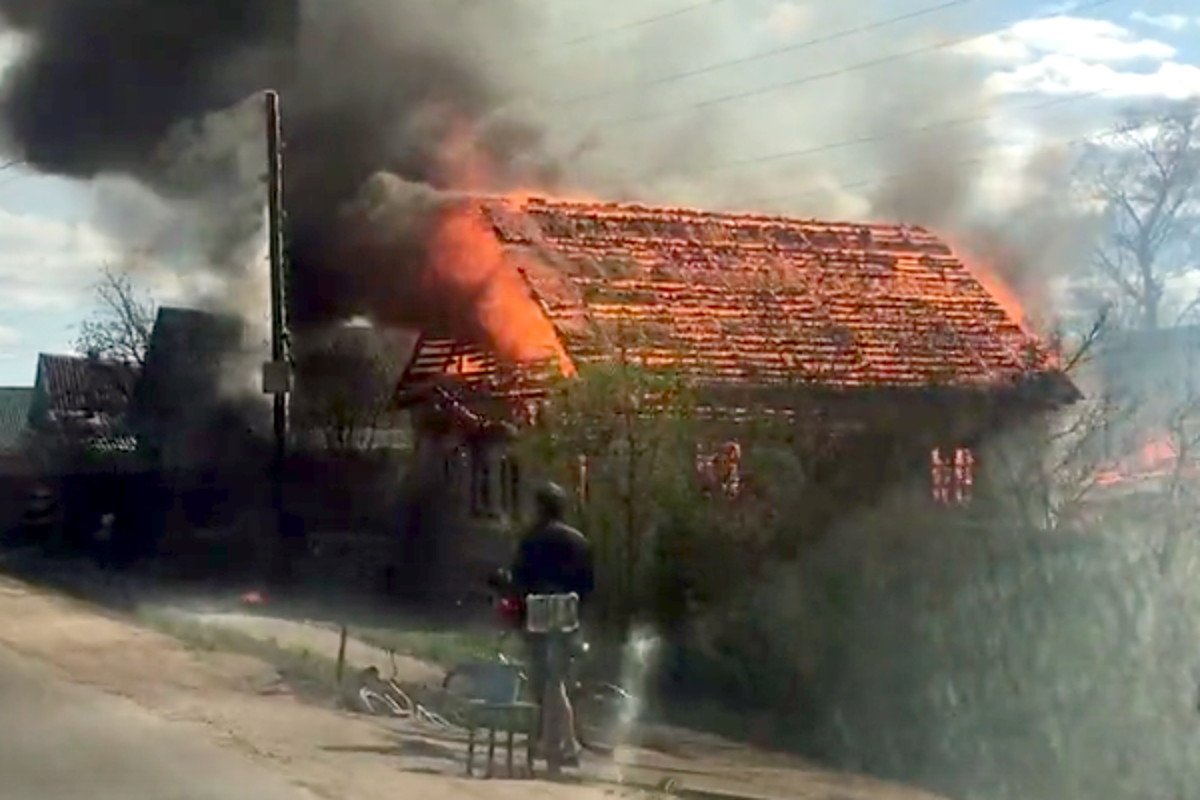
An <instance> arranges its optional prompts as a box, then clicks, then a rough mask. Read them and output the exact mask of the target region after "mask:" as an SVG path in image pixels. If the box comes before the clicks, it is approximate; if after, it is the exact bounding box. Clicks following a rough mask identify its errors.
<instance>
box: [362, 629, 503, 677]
mask: <svg viewBox="0 0 1200 800" xmlns="http://www.w3.org/2000/svg"><path fill="white" fill-rule="evenodd" d="M350 636H351V637H353V638H355V639H358V640H359V641H361V642H365V643H366V644H369V645H372V646H373V647H378V648H380V649H382V650H390V651H392V652H394V653H396V654H397V655H403V656H409V657H410V658H416V659H420V660H421V661H428V662H429V663H431V664H435V665H437V666H439V667H442V668H449V667H453V666H455V665H456V664H461V663H463V662H464V661H478V660H490V659H494V658H495V657H496V654H497V653H498V652H503V653H504V654H505V655H506V656H509V657H515V656H517V655H518V651H519V643H518V642H516V641H515V638H516V637H509V641H507V642H505V645H504V647H503V648H500V646H499V637H498V636H497V635H496V634H495V633H485V632H481V631H431V630H397V629H394V628H351V629H350Z"/></svg>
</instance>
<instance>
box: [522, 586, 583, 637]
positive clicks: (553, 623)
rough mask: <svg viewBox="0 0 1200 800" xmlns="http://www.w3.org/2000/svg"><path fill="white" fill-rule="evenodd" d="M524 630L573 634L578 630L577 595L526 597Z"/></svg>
mask: <svg viewBox="0 0 1200 800" xmlns="http://www.w3.org/2000/svg"><path fill="white" fill-rule="evenodd" d="M525 630H526V631H528V632H529V633H573V632H575V631H577V630H579V595H577V594H575V593H574V592H572V593H571V594H531V595H529V596H527V597H526V598H525Z"/></svg>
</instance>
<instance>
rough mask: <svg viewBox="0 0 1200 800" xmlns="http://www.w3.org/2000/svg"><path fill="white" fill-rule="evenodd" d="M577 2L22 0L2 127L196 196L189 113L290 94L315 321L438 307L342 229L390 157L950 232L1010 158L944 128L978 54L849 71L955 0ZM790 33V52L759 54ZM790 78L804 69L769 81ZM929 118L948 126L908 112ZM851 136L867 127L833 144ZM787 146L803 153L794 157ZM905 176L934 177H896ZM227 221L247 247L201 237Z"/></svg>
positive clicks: (53, 152)
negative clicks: (899, 16)
mask: <svg viewBox="0 0 1200 800" xmlns="http://www.w3.org/2000/svg"><path fill="white" fill-rule="evenodd" d="M566 5H567V4H547V3H544V2H541V0H455V1H453V2H452V1H451V0H440V1H439V2H437V3H430V2H427V1H426V0H339V2H336V3H325V2H321V3H318V2H307V0H299V2H297V3H296V4H293V3H290V2H286V0H279V1H278V2H266V0H213V1H211V2H205V3H196V2H194V0H0V15H2V16H3V19H4V20H5V21H7V23H8V24H9V25H10V26H11V27H12V28H14V29H16V30H18V31H20V32H22V33H24V34H26V35H27V37H28V39H29V43H30V46H29V47H28V48H27V50H26V51H25V52H26V55H25V57H24V58H23V60H22V61H21V62H20V63H19V64H18V65H17V66H16V67H15V68H14V69H13V70H12V71H11V72H10V73H9V74H8V79H7V82H6V95H5V96H4V98H3V106H2V108H0V110H2V112H3V114H2V119H0V121H2V122H3V129H4V133H5V134H6V136H7V139H8V141H9V145H10V148H11V149H12V150H14V151H15V152H16V153H17V154H19V155H20V156H22V157H24V158H26V159H27V160H28V161H29V162H30V163H31V164H32V165H33V166H35V167H37V168H39V169H42V170H44V171H46V172H52V173H58V174H65V175H72V176H78V177H85V178H86V177H92V176H111V175H114V174H116V175H126V176H131V177H133V178H134V179H135V180H137V181H140V182H141V183H142V184H143V185H145V186H148V187H150V188H151V189H152V190H153V191H154V192H155V193H157V194H158V195H159V196H160V198H163V202H165V203H167V204H168V205H169V204H170V203H177V202H187V201H191V200H194V195H195V193H196V185H195V183H194V182H191V183H189V182H188V181H187V180H182V179H181V178H180V171H179V168H178V164H177V163H176V162H178V161H179V160H181V159H182V160H184V161H187V160H188V154H187V148H186V147H182V146H180V143H181V141H182V142H183V143H185V144H186V141H187V137H186V136H183V137H182V138H181V135H180V133H179V131H180V129H181V128H183V129H184V130H186V129H187V128H188V126H189V125H191V124H192V123H190V122H189V121H190V120H194V119H196V118H200V117H203V116H204V115H205V114H207V113H209V112H213V111H216V110H218V109H221V108H224V107H226V106H228V105H229V104H231V103H235V102H237V101H239V100H240V99H242V98H244V97H246V96H247V95H249V94H251V93H252V92H254V91H256V90H259V89H263V88H267V87H279V88H281V89H282V91H283V98H284V110H285V124H286V137H287V143H288V149H287V152H286V158H287V187H286V191H287V203H288V214H289V242H290V248H291V258H292V264H293V271H294V281H293V313H294V315H295V316H294V318H295V319H296V320H297V321H299V322H305V321H308V322H315V321H326V320H333V319H344V318H348V317H351V316H355V315H359V314H367V315H370V316H372V317H376V318H386V317H396V316H401V317H403V316H405V315H406V313H407V312H406V309H408V308H411V307H413V306H419V305H420V304H419V303H417V304H414V303H412V302H411V297H409V296H408V295H409V294H410V293H411V292H410V290H411V288H412V287H411V286H407V285H405V283H404V281H403V280H400V279H398V278H400V277H402V276H403V275H404V274H405V270H404V269H403V265H402V264H399V263H397V265H396V271H395V273H391V272H390V271H389V270H388V269H386V268H381V267H379V266H378V265H377V264H372V266H371V268H370V269H366V268H365V267H364V266H363V265H364V264H365V263H366V262H362V263H361V264H355V263H350V262H351V261H353V260H354V259H352V258H351V257H349V256H348V255H347V254H346V252H345V249H344V245H345V243H346V239H347V231H346V228H345V225H346V224H347V220H348V219H349V218H348V217H347V214H346V213H345V212H346V209H347V207H348V206H350V205H353V204H354V203H356V202H357V203H359V206H360V207H361V202H362V200H363V197H360V195H359V192H360V189H361V187H363V186H364V184H366V182H367V181H368V180H369V179H370V178H371V177H372V176H374V175H376V174H378V173H381V172H389V173H392V174H393V175H395V176H396V177H397V178H398V179H399V180H401V181H404V182H411V183H415V184H424V185H426V186H428V187H431V188H433V189H447V188H450V189H503V188H507V187H513V186H521V187H526V188H539V189H544V190H546V191H549V192H556V191H566V192H582V193H586V194H589V195H596V196H603V197H611V198H614V199H630V198H638V199H642V200H646V201H651V202H669V203H689V204H698V205H704V206H708V207H713V208H728V209H746V208H754V209H762V210H767V211H779V212H788V213H797V214H804V215H814V216H817V215H819V216H830V217H839V218H902V219H903V220H904V221H908V222H916V223H925V224H931V225H934V226H938V227H941V228H943V229H945V228H953V229H969V228H971V226H972V225H973V224H974V222H973V220H972V219H970V215H971V213H973V209H976V208H978V206H979V204H980V187H981V177H980V176H981V174H982V173H983V172H984V165H985V164H986V163H987V160H988V158H989V156H990V155H991V153H990V150H989V147H990V145H989V143H988V137H987V136H986V135H985V133H986V128H985V124H986V123H984V122H979V123H978V124H970V125H962V126H954V127H951V128H945V127H940V128H939V127H938V124H939V123H940V122H942V121H944V120H946V119H952V118H957V117H964V116H966V117H972V116H975V117H980V118H982V117H986V112H987V110H988V100H987V98H986V96H985V93H984V92H983V90H982V87H983V82H982V75H981V74H979V72H978V70H976V69H975V65H973V64H972V63H971V62H970V61H969V59H967V58H966V57H965V56H963V55H962V54H958V53H950V52H947V51H939V52H935V53H931V54H930V55H928V56H927V57H925V58H922V59H912V60H901V61H897V62H894V63H892V64H889V65H888V66H887V67H886V68H881V69H870V70H847V71H846V72H845V73H844V74H842V73H839V72H838V70H837V69H836V67H837V66H838V65H843V64H845V65H850V64H854V63H855V62H860V61H866V60H870V59H871V58H877V57H878V55H879V54H880V53H881V52H892V51H896V50H898V49H903V47H902V46H904V45H906V44H907V43H913V44H922V43H928V42H929V41H934V40H936V39H938V38H942V37H943V36H949V35H950V34H943V33H940V32H939V31H938V30H937V29H936V28H934V27H933V26H934V23H937V24H939V25H944V26H946V27H952V26H954V25H955V24H957V23H958V22H960V21H961V20H960V19H956V18H954V17H953V16H952V15H951V14H946V15H939V16H936V17H930V18H927V19H916V20H913V21H910V22H906V23H903V24H899V25H895V26H886V27H883V28H879V29H877V30H875V31H871V32H867V33H863V34H860V35H855V36H846V37H839V38H834V39H832V40H830V41H827V42H816V43H810V44H806V45H803V46H800V43H803V42H805V40H809V39H813V38H820V35H821V34H823V33H828V32H836V31H840V30H846V29H848V28H851V27H854V26H856V25H862V24H863V23H864V22H872V21H877V20H879V19H884V18H887V17H889V16H894V15H895V14H896V11H895V9H894V7H893V6H890V5H889V4H887V3H883V2H877V3H862V4H846V3H838V4H835V3H828V2H821V3H807V4H806V3H799V2H775V1H774V0H746V1H745V2H736V3H734V2H730V3H718V4H713V5H711V6H705V7H702V8H699V9H697V10H695V11H692V12H689V13H684V14H678V15H675V16H672V17H670V18H669V19H665V20H663V21H662V22H659V23H654V24H647V25H634V26H629V27H626V28H622V29H621V30H618V31H616V32H613V33H607V34H603V35H595V32H596V31H604V30H607V29H614V28H621V26H622V23H624V22H626V21H628V20H638V19H642V18H645V17H648V16H652V15H653V13H655V12H657V11H665V10H671V9H663V8H660V7H658V6H647V5H646V4H644V3H642V2H639V0H619V2H610V3H604V4H591V3H588V4H570V7H569V8H566V7H565V6H566ZM851 6H852V7H851ZM770 50H776V51H779V52H778V53H777V54H776V55H774V56H771V57H769V58H751V56H754V55H755V54H757V53H762V52H764V51H770ZM739 59H740V60H741V63H734V64H733V65H732V66H729V67H725V68H711V67H712V65H715V64H718V63H720V62H727V61H728V62H736V61H738V60H739ZM805 76H824V77H819V78H814V79H812V80H808V79H805ZM787 80H791V81H792V82H793V83H794V84H795V85H793V86H790V87H786V88H780V89H775V90H770V91H766V90H765V89H767V88H769V87H771V86H772V85H773V84H778V83H780V82H782V81H787ZM714 98H722V100H721V102H717V103H712V102H710V101H712V100H713V99H714ZM923 124H929V125H932V126H933V128H931V130H930V131H928V132H925V133H916V134H913V133H912V132H911V129H912V128H914V127H920V126H921V125H923ZM464 132H465V134H466V137H467V138H469V139H470V141H471V143H472V146H473V148H474V149H475V150H477V151H479V152H480V153H482V155H483V156H485V157H486V160H487V161H488V162H489V163H490V164H491V165H492V167H493V168H492V169H491V170H489V171H488V172H487V173H486V174H480V173H475V174H472V175H471V176H470V178H469V180H468V181H467V183H468V184H469V185H463V183H464V182H463V180H462V175H461V173H460V171H458V170H453V169H451V170H448V169H447V166H448V165H447V158H446V156H447V143H448V142H451V141H454V140H456V139H461V138H463V136H462V135H463V134H464ZM855 139H861V140H863V141H862V142H861V143H860V144H857V145H853V146H848V147H836V148H830V149H826V148H825V147H824V146H825V145H827V144H830V143H838V142H846V141H848V140H855ZM805 150H812V151H813V152H811V153H808V154H804V153H803V151H805ZM788 152H799V153H800V154H799V155H796V156H794V157H782V158H775V157H774V156H775V155H776V154H780V153H788ZM192 160H193V161H195V159H192ZM199 163H201V164H208V165H214V164H219V163H220V158H217V157H215V156H214V157H213V158H209V159H207V160H204V159H201V160H200V162H199ZM194 166H195V164H193V167H194ZM450 166H454V165H450ZM193 171H194V170H193ZM895 173H903V174H906V175H912V176H914V177H912V178H898V179H895V180H890V181H882V182H881V181H879V180H878V179H879V177H880V176H887V175H891V174H895ZM931 176H932V179H931ZM242 177H243V178H244V177H245V176H242ZM103 180H104V181H107V180H109V179H108V178H107V177H105V178H104V179H103ZM102 182H103V181H102ZM205 193H206V194H208V195H209V196H212V195H214V194H219V193H214V192H213V191H212V190H211V187H210V188H209V189H207V190H206V192H205ZM118 194H119V192H118ZM365 197H366V198H367V200H368V201H369V200H370V198H371V197H376V198H378V194H376V195H371V194H370V193H368V194H367V195H365ZM142 204H143V205H145V203H144V202H143V203H142ZM106 205H107V206H108V209H107V210H106V211H105V213H104V217H105V219H106V221H107V222H108V223H109V224H110V227H109V230H110V231H112V232H115V233H117V234H118V235H120V236H122V238H124V239H125V240H126V241H127V242H128V243H129V244H130V246H131V247H146V246H147V244H146V242H145V238H144V237H145V230H144V228H145V223H143V222H141V221H139V220H131V219H130V215H129V214H128V213H125V214H118V213H114V212H113V210H112V209H113V208H115V207H117V206H120V207H121V208H124V209H126V210H129V209H130V208H131V206H134V205H137V203H132V202H131V201H129V200H128V199H125V200H122V201H121V202H120V203H117V202H116V198H114V197H110V198H108V201H107V202H106ZM218 205H219V204H218ZM1019 206H1020V204H1019V203H1017V204H1015V205H1014V206H1013V208H1017V209H1019ZM218 210H222V211H224V209H218ZM163 216H164V215H163V214H159V215H158V217H156V218H155V219H156V220H157V221H158V222H159V223H161V221H162V218H163ZM166 216H167V217H169V215H166ZM193 216H194V215H193ZM374 217H375V218H376V219H394V218H395V214H386V213H385V214H375V215H374ZM991 223H993V224H992V225H991V229H993V230H999V229H1003V228H1004V227H1005V226H1003V225H996V224H994V223H995V220H994V219H993V220H991ZM192 227H196V226H192ZM250 227H251V228H253V227H254V225H253V224H251V226H250ZM416 227H418V228H419V227H420V226H416ZM214 228H215V229H218V230H215V231H213V230H212V229H214ZM233 228H237V226H236V225H235V226H232V228H231V227H230V225H229V223H224V224H221V225H217V224H207V223H205V224H202V225H199V226H198V230H195V231H193V233H194V234H195V235H193V236H191V242H192V244H191V247H192V248H199V249H200V250H202V251H204V252H202V253H201V254H200V257H198V258H196V259H195V261H196V263H197V264H198V265H200V266H198V267H197V268H198V269H204V270H208V271H214V270H215V271H218V272H219V271H220V268H221V265H220V262H221V259H222V258H226V255H225V254H227V253H228V252H230V251H231V250H236V249H237V248H236V247H235V246H234V245H235V242H232V241H229V240H228V237H235V238H236V235H237V234H238V233H239V231H237V230H234V229H233ZM133 231H137V232H138V234H139V235H140V236H141V237H142V238H141V239H139V238H137V237H131V236H130V235H129V234H130V233H131V232H133ZM210 231H211V233H212V235H213V236H214V237H216V238H217V239H218V240H221V239H225V241H217V242H215V243H214V242H211V241H210V242H205V243H203V244H200V243H199V239H200V238H202V237H203V236H204V235H205V234H206V232H210ZM951 232H958V231H951ZM393 238H394V237H393ZM176 244H178V242H176ZM177 249H178V248H177ZM1044 250H1045V252H1051V251H1054V250H1055V248H1051V247H1047V248H1044ZM419 257H421V248H420V242H419V241H416V242H408V243H406V244H405V246H402V247H398V249H397V253H396V259H397V261H399V260H402V259H404V258H419ZM1039 257H1040V252H1038V253H1030V254H1028V256H1026V255H1022V258H1021V261H1022V263H1021V265H1020V269H1021V270H1023V271H1024V272H1025V273H1026V274H1029V273H1033V274H1040V273H1041V272H1043V271H1044V269H1043V265H1041V264H1039V265H1037V266H1036V267H1031V266H1030V263H1029V262H1030V261H1031V260H1034V261H1036V260H1038V258H1039ZM226 260H228V259H227V258H226ZM235 260H236V259H235ZM368 261H369V260H368ZM200 283H203V281H201V282H200ZM225 294H226V295H230V296H235V295H239V293H238V292H225ZM243 296H244V295H243ZM218 304H219V303H218ZM398 310H399V313H398Z"/></svg>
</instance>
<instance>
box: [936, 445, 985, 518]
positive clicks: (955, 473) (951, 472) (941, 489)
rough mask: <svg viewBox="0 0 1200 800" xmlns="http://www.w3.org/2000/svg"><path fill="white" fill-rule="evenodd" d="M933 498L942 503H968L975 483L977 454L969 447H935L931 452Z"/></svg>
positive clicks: (948, 504) (947, 504)
mask: <svg viewBox="0 0 1200 800" xmlns="http://www.w3.org/2000/svg"><path fill="white" fill-rule="evenodd" d="M929 477H930V483H931V485H932V491H933V499H934V501H935V502H937V503H941V504H942V505H946V506H952V505H957V506H961V505H966V504H967V503H969V502H970V501H971V491H972V489H973V487H974V485H975V454H974V453H972V452H971V450H970V448H967V447H956V448H944V447H939V448H935V449H934V450H933V451H931V452H930V476H929Z"/></svg>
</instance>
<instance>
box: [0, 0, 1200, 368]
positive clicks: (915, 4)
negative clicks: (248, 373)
mask: <svg viewBox="0 0 1200 800" xmlns="http://www.w3.org/2000/svg"><path fill="white" fill-rule="evenodd" d="M935 4H936V2H934V0H891V1H890V2H881V3H879V4H877V5H876V6H875V7H874V8H873V9H872V10H871V12H870V13H869V15H867V12H864V15H866V16H865V18H863V19H860V20H858V22H859V23H860V24H865V23H869V22H871V21H873V20H877V19H882V18H886V17H889V16H898V15H901V14H905V13H907V12H910V11H913V10H917V9H920V8H923V7H928V6H930V5H935ZM680 5H681V3H680V0H653V2H649V1H648V2H645V3H639V4H635V5H634V6H632V8H633V10H632V11H631V12H630V19H638V18H641V17H646V16H651V15H653V14H654V13H657V11H659V10H662V11H668V10H671V9H673V8H677V7H679V6H680ZM683 5H686V3H684V4H683ZM818 5H820V6H823V7H824V8H826V9H827V8H828V7H829V6H828V5H827V4H824V3H817V2H816V0H813V7H814V8H816V7H817V6H818ZM1093 5H1094V7H1091V6H1093ZM1195 5H1196V4H1195V3H1188V2H1174V1H1171V0H1157V1H1154V0H1151V1H1149V2H1140V3H1138V2H1130V1H1129V0H1125V1H1121V0H1110V2H1106V3H1101V4H1099V5H1095V4H1094V3H1088V2H1077V3H1073V4H1066V3H1062V4H1058V5H1057V6H1055V5H1049V4H1046V3H1031V2H1000V0H974V1H973V2H968V3H965V4H964V5H963V6H961V7H958V8H955V9H949V10H947V12H946V13H945V14H944V15H940V16H939V15H930V16H929V17H928V18H927V20H923V21H922V23H921V24H922V25H923V26H924V27H925V28H926V29H927V30H926V31H925V33H927V34H928V36H927V38H929V37H936V36H941V37H945V36H953V35H954V34H955V33H959V32H964V31H965V32H970V33H987V32H991V34H990V35H988V36H986V37H984V38H981V39H977V40H974V41H972V42H968V43H965V44H963V45H962V46H961V47H959V48H957V49H958V50H959V51H960V52H962V53H964V54H965V55H968V56H970V57H971V58H972V59H974V60H975V61H976V63H978V64H979V65H981V66H982V67H983V69H985V70H986V71H987V80H986V86H987V87H988V89H989V91H990V92H991V93H993V94H994V95H996V96H997V97H1001V96H1004V95H1013V96H1020V97H1021V98H1022V99H1021V102H1022V103H1023V104H1024V103H1025V102H1026V100H1025V99H1026V98H1027V97H1032V98H1033V101H1034V102H1036V100H1037V98H1038V97H1040V96H1046V97H1053V96H1068V95H1075V94H1087V95H1089V97H1090V99H1089V100H1088V101H1087V102H1086V103H1082V104H1080V107H1081V108H1092V109H1094V110H1095V114H1094V115H1093V117H1092V123H1093V124H1094V126H1095V127H1097V128H1098V127H1101V126H1102V123H1103V121H1104V120H1106V119H1108V117H1107V116H1106V115H1107V114H1108V113H1109V110H1110V109H1111V108H1112V103H1113V101H1116V102H1127V101H1132V100H1137V99H1144V98H1148V97H1156V96H1157V97H1164V96H1165V97H1182V96H1190V95H1200V7H1190V6H1195ZM749 7H750V5H749V4H748V5H747V6H742V8H749ZM753 7H754V9H755V11H754V13H755V14H757V15H759V19H758V20H756V21H755V25H756V27H755V28H754V30H758V31H761V30H769V31H770V38H771V40H772V42H771V44H773V45H777V44H778V43H779V42H781V41H782V42H785V43H786V42H787V41H789V40H791V39H795V40H806V39H811V38H813V37H819V36H821V35H823V34H825V33H829V32H832V31H829V30H824V29H823V28H822V27H821V26H822V24H826V25H828V24H829V23H828V22H825V21H823V18H822V17H821V15H820V14H819V13H817V12H815V11H812V12H810V9H809V7H808V6H807V5H806V4H805V3H804V2H802V1H801V0H794V1H792V2H770V1H769V0H756V2H755V3H754V4H753ZM1081 7H1086V8H1081ZM1071 8H1076V9H1080V10H1077V11H1071V10H1070V9H1071ZM639 9H640V10H639ZM1056 9H1067V10H1064V11H1061V14H1060V16H1057V17H1053V18H1044V17H1045V15H1046V14H1048V13H1052V12H1053V11H1054V10H1056ZM696 13H697V14H700V13H704V12H703V10H699V11H697V12H696ZM821 13H824V12H823V11H822V12H821ZM1037 17H1041V18H1037ZM589 24H590V22H589ZM597 24H599V25H600V26H602V27H607V26H609V25H616V24H619V21H617V20H609V21H607V22H605V21H603V18H601V20H600V21H598V22H597ZM841 27H842V28H844V27H846V26H844V25H843V26H841ZM747 30H750V29H747ZM907 30H908V31H910V32H911V31H913V30H914V29H912V28H909V29H907ZM917 32H918V33H920V32H921V31H917ZM747 35H750V34H747ZM876 42H883V44H877V43H876ZM849 45H850V43H847V47H846V49H847V51H848V52H850V55H848V56H846V58H847V59H848V60H849V63H853V61H854V60H855V59H859V60H862V59H863V58H864V57H863V55H862V54H861V53H855V52H853V48H852V47H850V46H849ZM757 46H759V45H758V44H756V43H755V42H751V43H750V44H747V45H746V48H748V49H749V50H751V51H753V50H754V48H755V47H757ZM861 46H862V47H870V48H874V49H873V50H872V51H871V52H869V53H868V55H867V56H866V57H867V58H869V57H871V55H874V56H875V57H878V56H882V55H886V53H887V51H886V50H884V51H882V52H881V51H879V50H878V48H879V47H889V48H890V49H892V50H894V51H900V50H904V49H908V48H909V47H910V45H907V44H906V43H905V42H903V41H896V42H891V43H889V42H888V39H887V37H882V38H877V39H876V40H875V42H873V43H872V44H871V45H866V44H865V43H864V44H862V45H861ZM14 47H15V45H14V44H13V43H12V42H9V43H7V44H5V43H3V41H0V62H11V59H12V58H14V57H15V55H16V51H15V50H14ZM838 48H839V49H840V48H841V44H839V45H838ZM685 55H686V54H685ZM836 55H837V53H836V52H833V54H832V55H831V56H829V57H830V58H832V57H836ZM824 57H825V56H824V55H823V56H822V58H824ZM695 58H696V59H698V60H699V62H700V63H701V64H703V63H707V62H708V61H710V60H711V59H712V58H713V55H712V54H711V53H697V54H695ZM884 71H886V68H885V69H884ZM744 77H745V78H746V80H747V81H748V82H749V85H751V86H753V85H754V82H753V80H754V76H744ZM761 77H762V76H759V78H761ZM886 77H887V76H886V75H884V76H883V79H884V80H886ZM734 78H736V76H732V77H731V78H730V80H733V79H734ZM767 78H768V79H773V80H777V79H778V77H777V76H774V75H770V76H767ZM0 80H2V78H0ZM722 91H727V89H725V88H724V87H722V88H721V89H720V90H718V94H720V93H721V92H722ZM781 102H782V101H781ZM1106 102H1107V103H1108V105H1105V103H1106ZM998 107H1001V106H998ZM1019 128H1020V124H1019V121H1017V120H1008V119H1005V118H1003V112H1002V111H998V112H997V119H996V121H995V122H994V124H992V125H990V126H989V130H992V131H994V132H996V135H997V136H1000V135H1007V136H1011V135H1012V134H1013V131H1014V130H1017V129H1019ZM1037 135H1042V134H1041V133H1040V132H1039V133H1038V134H1037ZM783 144H785V145H786V144H787V143H786V142H784V143H783ZM778 149H779V143H778V142H776V143H773V144H772V145H771V146H770V147H768V148H765V151H766V152H772V151H777V150H778ZM101 202H102V200H101V196H100V195H99V194H98V190H97V189H96V188H95V187H93V186H91V185H88V184H85V183H78V182H72V181H67V180H62V179H57V178H49V177H43V176H37V175H33V174H30V173H29V172H27V171H23V170H22V169H20V168H11V169H8V170H6V171H3V172H0V386H4V385H28V384H29V383H31V382H32V380H33V377H34V368H35V361H36V356H37V353H38V352H45V351H50V352H65V351H69V349H70V342H71V339H72V338H73V335H72V328H73V326H74V325H75V324H76V323H77V322H78V321H79V320H80V319H81V318H82V317H84V316H85V315H86V314H87V312H88V308H89V302H90V287H91V286H92V285H93V283H94V281H95V279H96V277H97V275H98V273H99V270H100V268H101V267H102V266H103V265H105V264H106V263H116V262H119V261H120V260H121V253H122V246H121V245H120V244H118V243H117V242H114V241H113V240H111V239H110V238H109V237H108V236H107V235H106V234H105V233H104V232H103V231H104V230H105V228H104V227H103V226H102V225H100V224H98V221H97V220H98V218H97V215H96V210H97V208H98V204H99V203H101ZM135 212H136V205H135V206H131V207H130V209H128V210H127V212H126V213H135Z"/></svg>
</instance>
